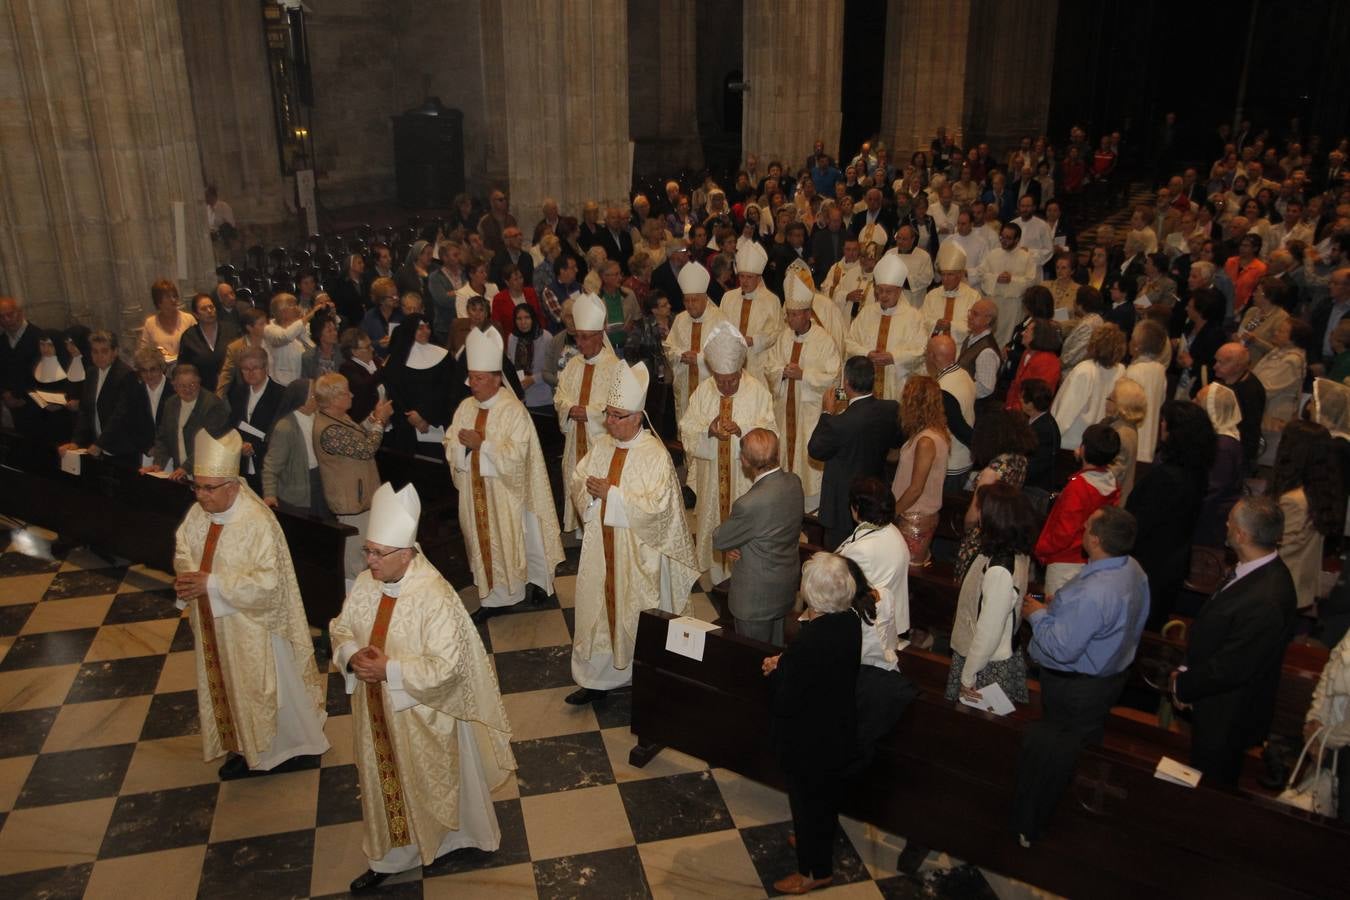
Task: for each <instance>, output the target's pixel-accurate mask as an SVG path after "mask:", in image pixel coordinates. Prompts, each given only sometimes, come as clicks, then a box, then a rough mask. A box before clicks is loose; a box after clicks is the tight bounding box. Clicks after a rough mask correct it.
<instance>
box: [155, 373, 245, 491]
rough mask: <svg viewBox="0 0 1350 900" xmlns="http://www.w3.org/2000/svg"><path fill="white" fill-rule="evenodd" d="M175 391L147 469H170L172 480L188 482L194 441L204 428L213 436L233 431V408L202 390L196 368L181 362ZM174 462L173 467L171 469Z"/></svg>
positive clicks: (166, 409) (168, 401)
mask: <svg viewBox="0 0 1350 900" xmlns="http://www.w3.org/2000/svg"><path fill="white" fill-rule="evenodd" d="M173 393H174V396H172V397H170V398H169V399H168V400H167V401H165V403H164V412H163V413H161V414H160V417H159V424H158V426H157V427H156V429H155V446H154V448H153V449H151V451H150V458H151V460H152V462H153V465H150V466H146V467H144V468H142V469H141V472H142V473H145V472H163V471H168V472H169V478H170V479H172V480H173V481H185V480H186V479H187V477H188V473H189V472H191V471H192V444H193V441H195V440H196V439H197V432H198V431H200V430H201V429H203V428H205V429H206V431H207V433H208V434H210V435H211V437H213V438H218V437H220V436H222V435H223V434H225V432H227V431H229V430H230V408H229V407H228V406H227V405H226V404H225V401H224V400H221V399H220V398H219V397H217V396H216V395H215V394H213V393H211V392H210V391H203V390H202V378H201V375H200V374H198V372H197V367H196V366H193V365H190V364H189V363H179V364H178V365H177V366H175V367H174V370H173ZM171 461H172V462H174V463H175V466H174V468H172V469H169V468H168V465H169V463H170V462H171Z"/></svg>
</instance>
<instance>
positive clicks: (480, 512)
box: [469, 407, 492, 591]
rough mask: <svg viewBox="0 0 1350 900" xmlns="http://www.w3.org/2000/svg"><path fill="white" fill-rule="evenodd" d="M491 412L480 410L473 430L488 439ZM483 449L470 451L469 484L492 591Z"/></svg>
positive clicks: (490, 536) (481, 551)
mask: <svg viewBox="0 0 1350 900" xmlns="http://www.w3.org/2000/svg"><path fill="white" fill-rule="evenodd" d="M488 412H489V410H486V409H483V408H481V407H480V408H479V410H478V418H476V419H475V420H474V423H473V430H474V431H476V432H478V436H479V437H481V438H483V439H484V440H486V439H487V420H488ZM482 458H483V447H482V445H481V444H480V445H479V447H478V449H477V450H471V451H469V484H470V486H471V488H472V490H473V524H474V530H475V531H477V532H478V552H479V553H480V554H482V557H483V575H484V577H485V578H487V589H488V590H489V591H491V590H492V532H491V529H489V528H488V504H487V486H486V485H484V484H483V473H482V470H481V460H482Z"/></svg>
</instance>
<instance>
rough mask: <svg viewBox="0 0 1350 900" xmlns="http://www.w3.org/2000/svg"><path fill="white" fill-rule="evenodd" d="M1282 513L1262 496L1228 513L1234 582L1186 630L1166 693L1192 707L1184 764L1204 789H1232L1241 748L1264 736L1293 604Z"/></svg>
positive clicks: (1241, 502)
mask: <svg viewBox="0 0 1350 900" xmlns="http://www.w3.org/2000/svg"><path fill="white" fill-rule="evenodd" d="M1283 534H1284V513H1283V512H1282V511H1281V510H1280V506H1279V503H1278V502H1277V501H1275V500H1272V499H1271V498H1269V497H1243V498H1242V499H1241V500H1239V501H1238V502H1237V504H1236V505H1234V507H1233V510H1232V512H1230V513H1229V514H1228V544H1229V546H1230V547H1232V548H1233V549H1234V550H1235V551H1236V552H1237V557H1238V564H1237V568H1236V570H1235V571H1234V572H1233V577H1232V578H1230V579H1229V580H1228V583H1227V584H1225V585H1224V586H1223V587H1221V588H1219V590H1218V592H1217V593H1215V594H1214V596H1213V597H1210V598H1209V600H1208V601H1206V603H1205V605H1204V606H1203V607H1201V609H1200V615H1199V616H1197V617H1196V619H1195V624H1194V625H1192V626H1191V630H1190V645H1189V646H1188V647H1187V649H1186V663H1185V665H1183V666H1181V667H1180V668H1179V669H1177V670H1176V671H1175V672H1173V673H1172V694H1173V697H1174V699H1175V702H1176V703H1177V705H1178V706H1180V707H1182V708H1183V709H1184V708H1186V707H1192V708H1193V712H1192V717H1191V723H1192V730H1191V765H1193V766H1195V767H1196V768H1197V769H1199V770H1200V771H1202V772H1204V773H1205V780H1206V782H1208V783H1211V784H1220V785H1229V786H1236V785H1237V780H1238V775H1239V774H1240V773H1241V772H1242V759H1243V756H1244V755H1245V754H1246V752H1247V748H1248V747H1254V746H1256V745H1258V744H1260V743H1261V742H1263V741H1264V740H1265V739H1266V735H1267V734H1268V733H1269V731H1270V723H1271V719H1272V718H1273V716H1274V713H1275V693H1276V690H1277V688H1278V687H1279V683H1280V666H1281V664H1282V663H1283V661H1284V649H1285V646H1286V645H1287V644H1288V643H1289V640H1290V638H1291V637H1293V631H1294V617H1295V615H1296V609H1297V605H1298V599H1297V594H1296V592H1295V589H1294V579H1293V577H1292V576H1290V574H1289V569H1288V568H1286V567H1285V564H1284V561H1283V560H1282V559H1280V557H1279V553H1278V552H1277V550H1276V548H1277V545H1278V544H1279V541H1280V537H1281V536H1282V535H1283Z"/></svg>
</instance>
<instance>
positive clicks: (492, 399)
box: [474, 387, 506, 409]
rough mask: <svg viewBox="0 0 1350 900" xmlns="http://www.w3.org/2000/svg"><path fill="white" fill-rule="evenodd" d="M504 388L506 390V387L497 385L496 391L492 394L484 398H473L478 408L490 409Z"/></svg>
mask: <svg viewBox="0 0 1350 900" xmlns="http://www.w3.org/2000/svg"><path fill="white" fill-rule="evenodd" d="M504 390H506V388H504V387H499V388H497V393H495V394H493V395H492V396H491V397H489V398H487V399H486V400H475V401H474V402H475V403H477V404H478V408H479V409H492V407H493V406H495V405H496V403H497V400H498V399H499V398H500V397H501V395H502V391H504Z"/></svg>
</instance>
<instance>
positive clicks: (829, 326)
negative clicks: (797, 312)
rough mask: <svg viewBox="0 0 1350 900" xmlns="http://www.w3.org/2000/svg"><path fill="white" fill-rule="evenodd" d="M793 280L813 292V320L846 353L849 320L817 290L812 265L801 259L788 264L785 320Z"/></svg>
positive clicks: (841, 354)
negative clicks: (845, 340) (845, 339)
mask: <svg viewBox="0 0 1350 900" xmlns="http://www.w3.org/2000/svg"><path fill="white" fill-rule="evenodd" d="M793 282H796V284H797V285H798V287H804V288H806V290H807V291H809V292H810V293H811V309H810V313H811V321H812V322H815V323H816V325H817V326H819V327H820V328H821V329H823V330H824V332H825V333H826V334H827V335H829V337H830V340H831V341H833V342H834V349H835V352H836V353H838V354H840V356H841V357H842V356H843V353H844V336H845V335H846V334H848V321H847V320H846V319H845V318H844V315H843V313H841V312H840V311H839V307H838V306H836V305H835V304H834V303H833V302H832V301H831V300H830V298H829V297H826V296H825V295H824V294H822V293H820V292H818V291H817V290H816V280H815V278H813V277H812V276H811V267H810V266H808V265H807V264H806V263H805V262H803V261H802V260H800V259H798V260H794V261H793V262H792V263H790V264H789V265H788V267H787V272H786V275H785V277H784V279H783V298H784V305H783V310H784V322H786V321H787V319H786V311H787V303H786V300H787V295H788V294H789V293H790V291H789V290H788V287H789V285H791V284H792V283H793ZM786 330H787V329H785V328H783V329H779V334H780V335H781V334H782V332H784V331H786ZM765 383H766V384H767V383H768V380H767V379H765Z"/></svg>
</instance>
